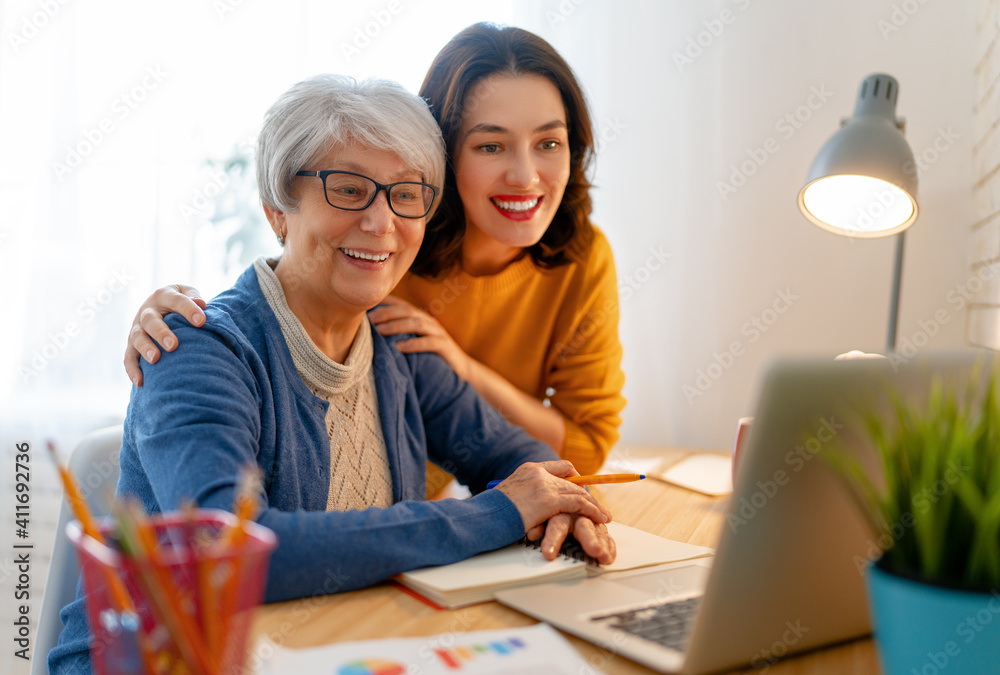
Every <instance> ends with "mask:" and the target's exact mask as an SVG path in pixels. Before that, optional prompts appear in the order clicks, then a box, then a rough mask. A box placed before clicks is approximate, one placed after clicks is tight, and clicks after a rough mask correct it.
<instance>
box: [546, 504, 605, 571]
mask: <svg viewBox="0 0 1000 675" xmlns="http://www.w3.org/2000/svg"><path fill="white" fill-rule="evenodd" d="M570 533H572V535H573V536H574V537H576V540H577V541H578V542H579V543H580V546H581V547H583V550H584V552H585V553H586V554H587V555H589V556H590V557H592V558H596V559H597V562H599V563H600V564H602V565H610V564H611V563H613V562H614V561H615V556H616V555H617V553H618V550H617V548H616V547H615V540H614V539H612V538H611V535H610V534H609V533H608V528H607V527H605V526H604V525H598V524H597V523H595V522H594V521H592V520H591V519H590V518H584V517H583V516H580V515H576V514H569V513H560V514H559V515H558V516H553V517H552V518H549V522H548V523H547V524H546V525H545V537H544V538H543V539H542V542H541V549H542V554H543V555H544V556H545V557H546V558H547V559H548V560H554V559H555V557H556V555H558V553H559V549H560V548H562V544H563V541H565V539H566V535H567V534H570ZM529 538H531V539H532V540H534V539H536V538H537V536H536V537H534V538H532V537H529Z"/></svg>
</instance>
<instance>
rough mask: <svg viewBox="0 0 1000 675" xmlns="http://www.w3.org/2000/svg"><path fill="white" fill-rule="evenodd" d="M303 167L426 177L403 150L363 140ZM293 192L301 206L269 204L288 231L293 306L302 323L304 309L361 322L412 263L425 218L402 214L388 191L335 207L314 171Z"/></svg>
mask: <svg viewBox="0 0 1000 675" xmlns="http://www.w3.org/2000/svg"><path fill="white" fill-rule="evenodd" d="M303 168H304V169H305V170H307V171H312V170H319V171H321V170H325V169H335V170H340V171H352V172H355V173H359V174H362V175H364V176H368V177H370V178H372V179H373V180H376V181H378V182H379V183H395V182H399V181H422V180H423V177H422V176H421V175H420V173H419V172H418V171H415V170H413V169H411V168H409V167H408V166H407V165H406V164H405V163H404V162H403V160H402V159H400V158H399V157H398V156H397V155H396V154H394V153H391V152H388V151H385V150H375V149H372V148H368V147H364V146H349V147H341V148H338V149H336V150H333V151H331V152H329V153H328V154H327V155H326V156H325V157H323V158H322V159H320V160H319V161H317V162H315V163H314V165H310V166H307V167H303ZM331 180H332V178H331ZM292 194H293V196H294V197H295V198H297V199H298V200H299V205H298V208H296V209H295V210H294V211H288V212H281V211H275V210H273V209H269V208H267V207H265V211H266V213H267V216H268V220H269V221H270V222H271V226H272V228H274V230H275V232H276V233H279V234H281V233H283V234H284V237H285V250H284V253H283V254H282V256H281V261H280V263H279V264H278V267H277V269H276V270H275V273H276V274H277V275H278V279H279V280H280V281H281V285H282V288H283V289H284V291H285V295H286V297H287V298H288V304H289V307H290V308H291V309H292V311H293V312H294V313H295V314H296V315H297V316H299V318H300V320H303V323H307V322H306V320H305V318H304V317H303V315H302V313H303V312H305V313H306V314H307V315H308V316H310V317H319V316H327V317H329V318H330V319H331V320H333V321H343V320H346V321H348V322H351V321H354V320H355V319H357V320H360V317H361V315H362V314H363V313H364V312H365V311H367V310H368V309H370V308H372V307H374V306H375V305H377V304H378V303H379V302H381V301H382V300H383V299H384V298H385V296H387V295H388V294H389V292H390V291H392V289H393V287H394V286H395V285H396V283H397V282H398V281H399V280H400V279H401V278H402V277H403V274H405V273H406V270H407V269H409V267H410V264H411V263H412V262H413V259H414V257H416V255H417V251H418V250H419V248H420V242H421V241H422V240H423V235H424V223H425V219H424V218H418V219H412V218H402V217H400V216H397V215H396V214H395V213H393V212H392V210H391V209H390V208H389V203H388V201H387V195H386V194H385V192H384V191H382V192H380V193H379V194H378V196H377V197H376V198H375V201H374V202H372V204H371V206H369V207H368V208H367V209H365V210H364V211H344V210H341V209H336V208H334V207H332V206H330V204H328V203H327V200H326V197H325V196H324V194H323V182H322V180H321V179H320V178H318V177H315V176H300V177H297V178H295V182H294V185H293V192H292Z"/></svg>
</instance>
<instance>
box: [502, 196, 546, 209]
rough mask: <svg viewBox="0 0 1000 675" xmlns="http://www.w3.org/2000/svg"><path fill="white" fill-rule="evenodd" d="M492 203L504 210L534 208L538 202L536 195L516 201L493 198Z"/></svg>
mask: <svg viewBox="0 0 1000 675" xmlns="http://www.w3.org/2000/svg"><path fill="white" fill-rule="evenodd" d="M493 203H494V204H496V205H497V206H499V207H500V208H501V209H503V210H504V211H530V210H531V209H533V208H535V206H536V205H537V204H538V197H535V198H534V199H530V200H527V201H516V202H505V201H502V200H499V199H494V200H493Z"/></svg>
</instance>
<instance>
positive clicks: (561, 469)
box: [496, 460, 614, 562]
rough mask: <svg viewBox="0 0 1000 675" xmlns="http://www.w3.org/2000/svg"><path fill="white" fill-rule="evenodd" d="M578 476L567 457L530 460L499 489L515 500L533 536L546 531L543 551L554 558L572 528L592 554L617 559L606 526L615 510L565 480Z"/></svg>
mask: <svg viewBox="0 0 1000 675" xmlns="http://www.w3.org/2000/svg"><path fill="white" fill-rule="evenodd" d="M576 475H579V474H578V473H577V471H576V469H574V468H573V465H572V464H571V463H570V462H567V461H565V460H559V461H555V462H539V463H527V464H522V465H521V466H519V467H518V468H517V470H516V471H514V473H512V474H511V475H510V476H509V477H508V478H507V479H506V480H504V481H503V482H502V483H500V484H499V485H497V487H496V489H497V490H500V491H501V492H503V493H504V494H505V495H507V497H509V498H510V500H511V501H512V502H514V506H516V507H517V510H518V513H520V514H521V520H522V521H524V531H525V533H527V535H528V538H529V539H537V538H538V537H540V536H541V535H542V532H543V531H544V532H545V538H544V539H543V540H542V553H543V554H545V556H546V557H547V558H549V559H550V560H551V559H553V558H555V556H556V553H557V552H558V551H559V548H560V547H561V546H562V543H563V541H564V540H565V539H566V535H567V534H568V533H569V532H570V531H571V530H572V531H573V533H574V536H577V532H579V533H580V535H579V536H577V539H579V540H580V544H581V545H582V546H583V549H584V551H586V552H587V554H588V555H591V556H593V557H595V558H597V559H598V560H602V561H603V560H608V557H609V556H610V559H611V560H613V559H614V542H612V541H611V538H610V537H609V536H608V535H607V530H606V529H604V523H608V522H610V521H611V513H610V512H609V511H608V510H607V509H605V508H604V507H603V506H601V504H600V502H598V501H597V499H595V498H594V497H593V496H592V495H591V494H590V493H589V492H587V491H586V490H585V489H583V488H582V487H580V486H579V485H574V484H573V483H570V482H569V481H567V480H563V478H566V477H569V476H576ZM583 520H586V521H588V522H587V523H583V522H581V521H583ZM588 523H589V524H588ZM595 526H599V528H598V527H595ZM581 537H582V539H581ZM608 562H610V560H608Z"/></svg>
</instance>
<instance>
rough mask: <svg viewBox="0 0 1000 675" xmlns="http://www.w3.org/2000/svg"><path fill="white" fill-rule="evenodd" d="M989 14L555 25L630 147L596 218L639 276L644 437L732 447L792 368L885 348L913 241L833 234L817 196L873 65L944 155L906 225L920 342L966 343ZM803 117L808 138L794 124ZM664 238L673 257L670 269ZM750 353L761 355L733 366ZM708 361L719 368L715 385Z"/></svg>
mask: <svg viewBox="0 0 1000 675" xmlns="http://www.w3.org/2000/svg"><path fill="white" fill-rule="evenodd" d="M623 8H629V9H624V10H623ZM724 11H725V12H727V14H726V15H725V16H724V17H723V15H722V12H724ZM907 11H909V12H910V14H907V13H906V12H907ZM976 13H977V3H976V2H974V1H973V0H961V1H957V2H947V3H945V2H940V1H939V2H934V1H926V2H925V3H919V2H917V1H916V0H910V1H909V2H887V1H879V2H872V1H871V0H846V1H840V2H836V3H812V2H799V1H796V0H772V1H771V2H766V3H765V2H754V1H752V0H751V1H750V2H742V0H741V1H736V0H733V1H730V0H723V1H719V2H712V3H708V2H702V3H679V2H678V3H660V2H644V3H615V4H614V6H613V7H612V6H611V4H610V3H595V2H591V3H587V4H582V5H580V6H579V7H578V8H577V10H576V11H575V12H574V13H573V14H571V15H570V16H568V17H567V20H566V21H565V22H560V23H558V24H557V25H555V26H554V27H553V29H552V31H551V33H550V34H549V35H548V37H550V39H552V40H553V42H554V43H556V44H558V45H559V46H560V48H561V49H563V50H564V51H565V52H566V53H568V55H569V57H570V59H571V60H572V61H573V63H574V65H575V66H577V67H578V68H579V70H580V71H581V74H582V76H583V79H584V80H585V81H586V83H587V85H588V89H589V92H590V96H591V100H592V101H593V103H594V107H595V108H596V110H597V111H598V116H599V118H600V124H601V125H603V126H604V129H605V132H606V134H607V136H606V137H607V138H608V139H610V140H608V141H607V142H606V143H605V144H604V147H603V151H602V153H601V157H600V162H599V167H598V172H597V183H598V184H599V186H600V189H599V190H598V192H597V202H596V214H595V220H596V222H598V223H599V224H600V225H601V226H602V227H603V228H604V229H605V231H606V232H607V233H608V236H609V237H610V239H611V242H612V245H613V247H614V250H615V256H616V259H617V262H618V271H619V275H620V277H621V278H622V282H623V283H622V285H621V288H622V296H623V308H622V312H623V317H622V326H621V335H622V339H623V342H624V344H625V350H626V356H625V370H626V376H627V385H626V395H627V397H628V399H629V404H628V408H627V409H626V411H625V425H624V429H623V439H624V440H626V441H631V442H645V443H658V444H671V445H673V444H679V445H691V446H702V447H729V446H731V443H732V439H733V434H734V431H735V429H736V420H737V418H738V417H741V416H744V415H751V414H753V412H754V397H755V393H756V388H757V387H758V385H759V381H760V378H761V376H762V374H763V372H764V369H765V368H766V365H767V364H768V362H769V361H771V360H772V359H773V358H775V357H777V356H779V355H783V354H791V353H795V354H798V353H815V354H829V355H834V354H837V353H840V352H843V351H847V350H849V349H854V348H858V349H864V350H869V351H884V349H883V346H884V344H885V339H886V338H885V336H886V327H887V317H888V307H889V295H890V285H891V270H892V261H893V254H894V240H868V241H862V240H858V241H854V240H850V239H847V238H844V237H838V236H836V235H833V234H829V233H827V232H824V231H822V230H820V229H818V228H816V227H814V226H812V225H810V224H809V223H808V222H807V221H806V220H805V219H804V218H803V217H802V216H801V215H800V214H799V212H798V209H797V206H796V196H797V193H798V190H799V188H800V187H801V185H802V184H803V182H804V179H805V175H806V172H807V170H808V168H809V165H810V163H811V162H812V159H813V157H814V156H815V154H816V152H817V151H818V150H819V148H820V147H821V146H822V145H823V143H824V142H825V141H826V140H827V138H829V136H830V135H831V134H832V133H833V132H834V131H835V130H836V129H837V128H838V124H839V121H840V118H841V117H844V116H849V115H850V114H851V112H852V111H853V108H854V102H855V99H856V97H857V92H858V88H859V86H860V83H861V81H862V79H864V77H865V76H866V75H868V74H870V73H873V72H879V71H881V72H886V73H889V74H890V75H893V76H894V77H896V78H897V80H898V81H899V84H900V95H899V104H898V109H897V114H899V115H903V116H904V117H906V119H907V131H906V135H907V139H908V140H909V142H910V144H911V147H912V148H913V149H914V152H915V154H916V155H918V156H921V155H923V156H924V158H925V159H927V160H930V161H928V163H927V166H925V167H922V168H921V170H920V190H919V195H918V199H919V203H920V217H919V219H918V220H917V222H916V224H915V225H914V226H913V227H912V228H911V230H910V231H909V232H908V233H907V250H906V257H905V263H904V273H903V287H902V300H901V308H900V323H899V333H898V335H899V338H898V339H899V344H900V345H901V346H903V345H906V344H907V343H908V342H910V343H916V344H917V345H920V346H923V345H926V347H927V348H928V349H934V348H949V347H956V346H961V345H963V344H964V338H963V334H964V324H965V316H964V312H963V311H960V309H959V306H958V303H957V302H954V301H952V302H949V300H948V295H949V292H951V291H953V289H954V288H955V287H956V286H957V285H959V284H961V283H964V282H965V281H966V280H967V279H968V276H969V272H968V271H967V270H968V268H967V267H966V258H965V256H966V249H967V243H966V242H967V237H968V231H969V226H970V225H971V224H972V222H973V220H974V217H973V212H972V205H971V198H970V196H971V184H972V178H971V147H972V143H973V136H974V134H973V128H972V121H973V120H972V103H973V72H972V71H973V65H974V63H975V56H974V53H973V35H974V28H975V22H976ZM720 17H723V18H725V19H726V20H727V21H729V23H727V24H724V23H713V22H715V21H716V20H718V19H719V18H720ZM706 21H707V22H709V24H708V25H707V26H706V24H705V22H706ZM581 25H583V26H587V27H588V28H587V29H584V30H582V31H580V32H578V33H577V34H576V35H575V36H572V35H571V33H573V32H574V31H575V30H576V29H577V27H578V26H581ZM709 28H714V29H715V31H716V32H718V33H719V34H718V35H717V36H715V35H712V34H711V32H710V31H709ZM720 28H721V30H720ZM692 38H693V39H694V40H696V41H697V40H699V39H700V40H701V41H702V43H704V44H707V45H708V46H707V47H703V48H702V51H701V53H700V54H698V52H697V51H696V50H694V49H692V50H691V52H690V53H691V54H692V55H694V58H693V59H692V62H690V63H688V62H684V61H683V60H681V59H680V57H679V56H678V55H685V49H686V48H687V47H688V46H689V44H690V42H689V41H690V40H691V39H692ZM709 38H711V39H709ZM590 39H593V42H592V43H591V42H589V40H590ZM591 64H599V65H597V67H596V68H595V72H598V73H599V74H600V75H599V77H598V78H596V79H595V78H594V77H593V75H590V74H589V73H588V70H589V68H588V67H589V66H590V65H591ZM815 92H821V93H822V95H821V96H820V95H817V94H816V93H815ZM823 99H826V100H823ZM810 103H811V104H812V105H813V108H814V109H809V108H808V107H806V108H802V107H801V106H804V105H808V104H810ZM797 112H798V114H799V115H800V116H801V118H803V120H804V121H801V122H798V121H797V122H796V123H795V124H796V125H797V127H798V128H796V127H793V126H792V125H791V124H790V123H789V122H787V121H785V122H782V121H781V120H783V118H785V116H786V115H793V116H794V115H796V113H797ZM942 131H943V132H944V134H945V136H942V137H941V138H940V139H939V135H941V133H942ZM616 134H617V137H615V136H616ZM935 142H937V144H938V146H937V147H938V149H941V148H943V149H944V152H938V151H937V150H936V149H935V146H934V144H935ZM761 148H765V150H761ZM768 149H769V150H771V152H768V151H767V150H768ZM749 151H753V152H756V154H757V156H758V157H762V156H763V155H765V154H766V162H765V163H764V164H763V165H762V166H759V167H753V166H752V165H751V167H750V168H754V169H755V171H754V172H753V175H751V176H749V177H747V179H746V181H745V184H743V185H742V186H740V187H738V189H736V190H735V192H729V191H727V193H726V195H725V197H723V195H722V194H721V191H720V189H719V183H720V182H731V181H732V174H733V170H732V168H731V167H732V165H734V164H735V165H737V167H739V166H740V165H741V164H742V163H743V162H744V161H746V160H748V159H749V158H750V152H749ZM651 249H662V251H665V252H667V253H669V254H670V256H671V257H670V259H669V261H668V262H667V264H666V265H665V266H664V267H663V268H662V269H660V270H658V271H653V272H652V273H651V274H650V273H648V270H643V267H644V266H645V265H647V261H648V260H649V259H650V254H651ZM653 260H654V262H655V258H654V259H653ZM629 277H631V278H632V283H630V282H629V281H628V278H629ZM642 280H645V283H644V284H639V282H640V281H642ZM626 289H628V290H626ZM782 293H789V294H791V295H792V296H794V300H793V301H792V302H791V304H790V306H789V307H788V308H787V311H784V312H783V313H780V314H778V313H773V314H772V313H770V312H768V313H764V312H765V310H767V309H768V308H769V307H772V306H773V303H774V302H775V301H776V300H778V298H779V297H780V296H781V294H782ZM952 297H953V298H954V296H952ZM778 307H779V308H785V307H786V304H784V303H782V302H779V303H778ZM762 313H763V314H762ZM757 317H759V318H762V319H763V320H764V321H767V320H773V323H772V324H771V325H770V326H765V327H766V332H759V333H758V332H756V330H754V329H753V328H752V324H748V323H747V322H752V321H753V320H754V319H755V318H757ZM935 317H936V318H935ZM938 321H940V322H941V325H939V326H938V327H937V328H935V325H936V324H937V323H938ZM931 333H936V334H934V335H931ZM734 344H735V345H736V349H735V350H733V351H735V352H737V353H741V354H742V355H740V356H735V357H729V356H727V355H726V352H728V351H730V350H731V349H732V348H733V346H734ZM717 355H718V357H717ZM718 362H722V363H723V364H724V365H725V367H721V366H713V364H716V363H718ZM709 370H711V373H709ZM702 372H704V373H705V375H706V376H708V375H709V374H711V375H716V376H718V377H717V379H713V378H711V377H708V378H707V379H702V380H701V382H700V384H701V385H702V388H700V389H699V388H698V384H699V382H698V375H699V373H702ZM684 385H689V386H690V387H691V388H692V389H688V390H686V391H687V393H685V390H684ZM691 392H697V394H698V395H693V394H692V393H691Z"/></svg>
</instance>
